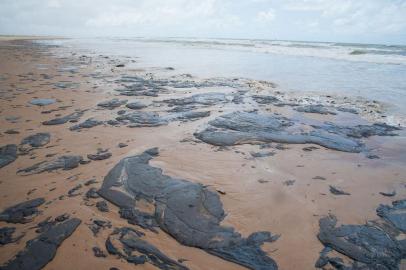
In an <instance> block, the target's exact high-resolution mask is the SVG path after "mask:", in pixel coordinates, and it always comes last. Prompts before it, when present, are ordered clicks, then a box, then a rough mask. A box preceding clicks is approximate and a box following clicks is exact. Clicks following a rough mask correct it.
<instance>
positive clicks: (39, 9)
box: [0, 0, 406, 45]
mask: <svg viewBox="0 0 406 270" xmlns="http://www.w3.org/2000/svg"><path fill="white" fill-rule="evenodd" d="M0 34H7V35H17V34H18V35H57V36H73V37H94V36H117V37H140V36H142V37H202V38H255V39H278V40H300V41H332V42H353V43H381V44H403V45H406V0H116V1H113V0H0Z"/></svg>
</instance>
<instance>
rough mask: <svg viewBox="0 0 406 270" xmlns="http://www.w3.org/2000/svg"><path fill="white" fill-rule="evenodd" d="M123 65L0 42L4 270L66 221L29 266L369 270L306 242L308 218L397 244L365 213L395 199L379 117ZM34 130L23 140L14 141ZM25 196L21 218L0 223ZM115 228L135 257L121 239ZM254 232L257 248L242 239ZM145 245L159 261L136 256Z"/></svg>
mask: <svg viewBox="0 0 406 270" xmlns="http://www.w3.org/2000/svg"><path fill="white" fill-rule="evenodd" d="M139 57H140V58H142V55H139ZM138 61H139V60H138V58H137V59H133V58H130V57H124V56H122V57H120V56H111V55H97V54H95V53H93V54H92V53H89V54H82V52H77V51H75V48H67V47H63V46H53V45H47V44H42V43H36V42H32V41H30V40H27V39H19V40H17V39H5V38H4V39H3V38H1V39H0V115H1V117H0V126H1V129H0V147H2V151H1V154H2V155H1V158H2V166H1V168H0V175H1V177H0V211H3V213H2V214H0V217H1V218H0V220H2V221H0V228H1V229H3V228H5V227H13V228H15V230H14V232H13V233H12V236H11V239H9V240H8V241H6V240H4V244H3V243H2V244H1V246H0V250H1V252H0V265H3V266H4V267H5V268H4V269H17V268H11V266H9V265H10V262H12V261H13V260H20V261H19V262H18V263H21V261H24V256H23V255H24V254H23V255H21V254H20V256H19V258H20V259H16V257H15V256H16V255H17V254H18V253H19V252H21V251H23V250H29V245H28V246H26V243H27V241H29V240H31V239H38V237H39V236H40V235H41V233H46V232H47V230H52V229H54V228H55V227H56V226H58V224H59V225H60V224H66V222H69V221H72V222H73V221H76V220H80V224H75V226H74V227H75V228H73V229H72V228H70V229H72V231H71V233H70V234H69V235H68V236H65V237H62V238H63V240H62V241H60V243H58V244H57V245H56V249H55V254H54V255H52V254H47V255H46V256H45V257H47V256H49V257H50V259H45V265H44V268H43V269H121V270H124V269H201V270H203V269H219V270H221V269H285V270H290V269H303V270H307V269H316V266H315V264H316V262H318V260H320V259H319V257H320V252H321V251H322V250H323V249H324V248H325V246H329V247H330V248H331V249H332V250H331V251H329V255H328V256H327V255H326V256H324V255H323V256H322V257H323V258H326V257H328V258H330V259H331V258H335V259H337V258H342V263H343V264H346V265H351V264H354V263H359V264H360V265H362V266H365V267H368V266H370V264H368V262H366V261H363V260H362V259H361V258H363V257H362V256H361V255H360V256H359V257H357V258H354V257H351V256H346V255H348V254H346V251H347V250H345V248H343V249H344V250H341V252H340V250H339V248H337V247H336V246H335V245H334V243H335V242H334V241H333V242H334V243H330V242H328V241H330V240H331V239H333V238H329V240H324V241H325V242H324V243H323V238H321V239H320V238H318V234H319V233H320V231H321V229H320V224H319V222H320V220H321V219H322V218H326V217H332V216H335V217H336V219H337V224H336V226H339V225H341V224H352V225H360V226H361V225H364V224H366V222H368V221H377V223H379V222H381V223H382V222H384V221H385V222H387V223H388V224H392V225H391V226H393V228H391V232H393V235H392V234H391V237H393V239H397V240H399V239H403V238H402V237H404V234H403V232H402V230H401V229H399V228H398V227H397V224H396V222H395V221H394V220H391V218H386V219H385V217H384V216H382V215H381V216H378V215H377V211H376V209H377V208H378V207H379V205H381V204H383V205H387V206H391V205H392V202H394V201H396V200H402V199H405V198H406V188H405V185H406V167H405V166H404V165H405V161H406V154H405V151H404V150H405V149H406V133H405V132H404V130H403V129H402V126H392V125H387V124H383V123H384V121H382V119H384V118H383V117H382V115H384V114H385V111H384V106H383V105H381V104H380V103H378V102H374V101H369V100H361V99H359V100H355V99H351V98H347V97H343V96H341V97H340V96H335V95H328V94H325V95H323V96H317V97H314V96H308V97H306V96H304V95H296V94H294V93H290V94H288V93H286V92H284V89H280V88H279V87H278V86H277V85H275V84H273V83H272V82H268V81H261V80H253V79H247V78H223V77H218V78H200V77H197V76H194V75H193V74H184V73H179V72H178V71H177V70H176V68H175V69H174V68H172V67H166V66H162V67H155V68H150V67H146V68H138V67H137V68H134V67H132V66H131V63H132V62H138ZM130 104H131V105H130ZM66 116H68V117H66ZM89 119H90V120H89ZM374 123H380V124H378V125H374ZM38 133H43V134H46V135H43V136H42V137H41V138H39V139H38V138H36V139H38V140H39V142H38V141H36V143H35V142H33V141H34V139H35V138H34V139H33V138H31V139H30V138H28V139H27V137H28V136H31V135H35V134H38ZM6 145H12V146H10V150H8V151H9V152H8V153H6V150H4V149H5V148H4V149H3V147H5V146H6ZM149 149H154V150H152V151H151V150H149ZM145 151H147V152H145ZM60 157H70V158H69V159H68V158H65V159H59V160H58V158H60ZM74 157H76V159H75V158H74ZM134 157H135V158H134ZM3 160H8V161H5V162H4V163H3ZM34 164H39V165H38V166H34V167H32V166H33V165H34ZM123 164H124V165H123ZM156 168H160V169H161V170H159V169H156ZM109 172H110V173H109ZM90 180H93V181H90ZM154 181H156V182H154ZM89 190H90V192H89ZM190 194H192V195H190ZM195 195H196V197H194V196H195ZM37 198H43V199H44V202H43V203H41V204H40V205H38V206H37V207H36V210H35V211H33V212H29V213H25V212H24V211H22V213H23V214H21V210H19V211H20V212H19V213H18V215H19V216H18V218H17V219H16V217H15V216H13V217H11V216H12V215H11V214H8V213H6V212H5V210H6V209H7V208H9V207H12V206H14V205H16V204H18V203H22V202H25V201H29V200H33V199H37ZM123 201H125V202H123ZM101 202H103V203H101ZM129 205H130V206H129ZM106 208H107V209H106ZM192 208H193V210H190V211H189V210H188V209H192ZM123 209H126V210H129V209H130V210H131V211H132V210H134V209H136V210H138V212H137V211H135V212H131V215H130V217H129V216H128V215H127V216H126V215H125V214H123V211H124V210H123ZM395 210H398V209H397V208H396V209H395ZM388 211H391V209H389V210H388ZM399 211H400V214H399V213H397V214H399V215H400V216H401V217H400V218H404V217H403V216H402V215H405V214H404V209H400V210H399ZM402 211H403V212H402ZM9 212H10V211H9ZM17 212H18V211H17ZM63 214H67V215H65V217H63V218H60V219H61V220H63V221H62V222H59V221H57V220H55V218H56V217H60V216H61V215H63ZM21 215H23V218H21ZM13 218H14V219H13ZM48 218H49V219H48ZM44 220H47V222H45V223H44V222H43V221H44ZM95 221H96V222H95ZM97 221H105V223H103V224H104V226H99V225H97V223H98V222H97ZM195 221H196V222H195ZM403 221H404V220H403ZM41 222H42V223H41ZM199 222H200V223H199ZM99 223H100V222H99ZM44 224H47V225H44ZM95 224H96V225H95ZM403 225H404V223H403ZM388 226H389V225H387V227H388ZM125 227H129V228H132V229H134V230H136V231H137V233H138V234H137V233H134V232H131V233H132V234H137V235H138V236H137V237H135V236H131V237H135V238H137V240H139V239H142V240H139V241H144V242H142V244H143V245H144V246H143V247H144V249H140V248H138V247H135V244H134V246H131V245H129V244H128V242H123V239H125V238H126V237H130V236H128V235H129V234H130V233H129V232H127V231H125V230H121V231H120V230H117V228H125ZM387 227H385V228H387ZM95 228H97V229H96V230H97V232H96V233H95V232H94V230H95ZM229 228H232V230H229ZM382 228H383V227H382ZM382 230H384V229H382ZM384 231H385V230H384ZM388 231H389V229H388ZM388 231H385V232H388ZM255 232H270V233H271V234H270V235H271V236H270V237H269V235H268V234H267V236H268V237H265V238H264V239H263V240H264V241H261V239H260V240H258V241H257V240H252V239H253V238H254V237H253V238H250V237H249V236H250V235H251V234H253V233H255ZM200 234H202V236H201V237H200V236H198V235H200ZM388 234H389V233H388ZM4 235H5V232H3V231H2V240H3V238H4V239H5V238H6V237H5V236H4ZM117 235H121V238H119V237H118V236H117ZM141 235H142V236H141ZM263 235H265V234H257V235H255V236H258V238H262V237H264V236H263ZM326 235H328V233H326ZM372 235H373V233H372ZM194 236H196V239H195V238H193V237H194ZM358 236H359V235H357V237H358ZM191 237H192V238H193V239H192V238H191ZM354 237H355V236H354ZM138 238H139V239H138ZM108 239H110V240H111V241H112V243H113V245H114V248H115V249H117V250H119V251H117V253H116V254H114V252H112V250H111V249H110V250H109V248H108V247H107V244H106V240H108ZM250 239H251V240H250ZM334 239H336V238H334ZM391 239H392V238H391ZM393 239H392V240H393ZM113 240H114V241H113ZM127 240H128V239H127ZM132 240H134V239H132ZM392 240H391V241H392ZM58 241H59V240H58ZM250 241H251V242H250ZM347 241H349V240H348V239H347ZM393 241H395V242H396V240H393ZM7 242H8V243H7ZM350 242H351V241H350ZM361 242H362V241H361ZM400 242H401V241H400V240H399V243H400ZM137 243H138V244H139V242H137ZM145 243H147V244H148V245H149V246H148V247H150V246H154V247H155V248H156V249H158V250H159V251H160V252H161V253H159V254H161V255H162V254H164V255H163V256H161V255H157V253H154V252H152V251H151V250H149V251H148V252H144V253H143V252H142V250H145V246H146V244H145ZM357 243H358V242H356V241H355V244H354V243H352V244H353V245H357ZM396 243H397V242H396ZM122 245H124V246H125V245H127V246H125V247H122ZM359 245H360V247H359V249H360V250H361V249H363V248H365V246H362V245H361V244H359ZM368 245H370V246H369V247H371V246H373V243H369V244H368ZM399 245H400V244H399ZM95 247H96V248H97V249H95ZM335 247H336V249H335ZM357 247H358V246H357ZM131 248H133V249H134V250H133V252H134V254H136V255H134V254H133V255H131V256H133V257H131V256H130V255H129V253H128V250H129V249H131ZM137 248H138V249H137ZM365 249H367V250H369V251H370V250H372V249H373V248H370V249H368V248H365ZM38 250H40V249H38ZM95 250H96V251H100V252H99V253H98V252H96V251H95ZM140 250H141V251H140ZM369 251H368V252H369ZM38 252H40V253H41V252H43V251H42V250H41V251H38ZM362 252H364V251H362ZM362 252H361V253H362ZM45 253H46V252H45ZM45 253H44V254H45ZM100 253H101V254H100ZM365 253H366V251H365ZM44 254H43V253H41V256H42V255H44ZM96 254H97V256H96ZM151 254H153V255H151ZM344 254H346V255H344ZM362 254H364V253H362ZM385 254H386V255H385V256H387V257H391V258H392V257H393V258H394V259H393V260H394V261H395V264H396V263H399V264H398V266H399V269H406V268H405V267H406V264H404V263H402V262H401V260H400V257H396V256H395V255H393V254H389V255H388V253H385ZM137 256H138V257H137ZM394 256H395V257H396V258H395V257H394ZM134 257H137V259H135V258H134ZM366 257H367V256H366ZM21 258H22V259H21ZM157 258H158V259H157ZM168 258H169V260H168ZM379 258H380V257H379ZM385 258H386V257H385ZM271 261H272V263H271ZM378 261H379V260H378ZM380 262H381V261H379V263H380ZM24 263H27V262H24ZM41 263H44V262H38V264H41ZM273 263H274V264H273ZM375 263H376V262H375ZM261 264H262V265H261ZM333 264H334V260H332V259H331V260H329V259H327V261H326V263H325V264H324V265H323V266H321V267H320V268H322V267H324V268H323V269H336V268H333V266H332V265H333ZM7 265H8V267H10V268H7ZM165 267H166V268H165ZM275 267H276V268H275ZM24 269H25V268H24ZM32 269H34V268H32ZM343 269H344V268H343ZM351 269H356V268H351ZM357 269H370V268H357ZM371 269H372V268H371ZM382 269H395V268H390V267H388V268H382Z"/></svg>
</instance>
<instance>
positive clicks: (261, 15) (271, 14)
mask: <svg viewBox="0 0 406 270" xmlns="http://www.w3.org/2000/svg"><path fill="white" fill-rule="evenodd" d="M255 19H256V21H258V22H263V23H269V22H272V21H273V20H275V10H273V9H269V10H268V11H260V12H258V13H257V16H256V17H255Z"/></svg>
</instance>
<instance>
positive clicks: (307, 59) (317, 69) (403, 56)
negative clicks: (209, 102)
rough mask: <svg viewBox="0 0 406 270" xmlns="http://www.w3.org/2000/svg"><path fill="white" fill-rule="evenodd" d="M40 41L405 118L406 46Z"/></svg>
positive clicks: (172, 40) (229, 41)
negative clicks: (349, 101)
mask: <svg viewBox="0 0 406 270" xmlns="http://www.w3.org/2000/svg"><path fill="white" fill-rule="evenodd" d="M42 42H47V43H50V42H52V43H53V44H59V45H65V46H69V47H76V48H77V49H82V50H84V51H85V52H93V53H96V54H103V55H114V56H120V57H130V58H134V59H135V60H136V62H135V63H133V64H132V65H133V66H134V67H136V68H155V67H173V68H175V70H176V72H179V73H189V74H192V75H194V76H199V77H204V78H208V77H244V78H250V79H256V80H267V81H271V82H274V83H276V84H277V85H278V87H279V88H280V90H281V91H293V92H311V93H312V94H317V93H323V94H326V93H329V94H335V95H343V96H349V97H363V98H366V99H369V100H377V101H379V102H382V103H385V104H386V105H387V110H388V114H389V115H394V116H396V117H395V118H392V119H396V120H394V122H395V123H394V124H396V122H397V123H404V119H405V118H406V46H400V45H376V44H349V43H326V42H302V41H278V40H246V39H201V38H165V39H163V38H160V39H156V38H155V39H152V38H92V39H64V40H56V41H42Z"/></svg>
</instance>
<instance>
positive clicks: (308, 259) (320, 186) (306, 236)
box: [0, 41, 406, 270]
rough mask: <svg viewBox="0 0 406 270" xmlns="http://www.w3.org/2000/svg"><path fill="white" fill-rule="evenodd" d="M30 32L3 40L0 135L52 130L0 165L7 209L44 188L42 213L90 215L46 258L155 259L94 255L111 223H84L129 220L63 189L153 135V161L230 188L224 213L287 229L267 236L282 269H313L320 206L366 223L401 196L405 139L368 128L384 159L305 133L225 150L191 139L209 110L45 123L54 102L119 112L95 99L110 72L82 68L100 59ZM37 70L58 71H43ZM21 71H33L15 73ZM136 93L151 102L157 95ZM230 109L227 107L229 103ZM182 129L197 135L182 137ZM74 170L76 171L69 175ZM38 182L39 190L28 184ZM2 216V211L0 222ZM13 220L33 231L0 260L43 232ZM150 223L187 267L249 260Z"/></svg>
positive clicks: (0, 204)
mask: <svg viewBox="0 0 406 270" xmlns="http://www.w3.org/2000/svg"><path fill="white" fill-rule="evenodd" d="M21 44H22V45H24V46H20V45H21ZM27 44H28V43H26V42H23V43H19V42H16V41H0V74H1V75H2V76H4V77H5V79H4V80H0V90H1V99H0V108H1V111H0V114H1V118H0V126H1V130H0V132H1V135H0V145H5V144H9V143H15V144H19V143H20V141H21V139H22V138H24V137H26V136H27V135H29V134H34V133H36V132H50V133H51V136H52V137H51V142H50V144H49V145H47V146H51V147H44V148H40V149H35V150H33V151H32V152H31V154H30V155H25V156H20V157H18V159H17V160H16V161H15V162H13V163H11V164H10V165H8V166H6V167H4V168H2V169H1V170H0V174H1V177H0V178H1V180H0V209H3V208H5V207H8V206H10V205H13V204H15V203H17V202H21V201H24V200H26V199H32V198H37V197H45V199H46V200H47V201H51V200H52V203H51V204H50V205H47V206H42V207H40V209H41V210H42V214H41V215H40V216H38V217H36V218H35V220H34V224H36V223H38V222H40V221H42V220H43V219H45V218H46V217H48V216H53V217H55V216H57V215H60V214H63V213H69V214H70V215H71V216H75V217H78V218H80V219H82V224H81V225H80V226H79V228H78V229H77V230H76V231H75V232H74V234H73V235H72V236H71V237H69V238H68V239H67V240H65V241H64V242H63V244H62V245H61V247H60V248H59V249H58V252H57V255H56V257H55V258H54V260H53V261H51V262H50V263H49V264H48V265H47V266H46V267H45V269H109V267H113V266H114V267H118V268H119V269H155V267H154V266H152V265H150V264H145V265H140V266H134V265H132V264H128V263H127V262H125V261H124V260H120V259H117V258H116V257H114V256H111V255H109V256H108V257H107V258H96V257H94V256H93V252H92V247H93V246H98V247H100V248H102V249H104V242H105V239H106V238H107V236H108V234H109V233H110V232H111V229H106V230H103V231H102V232H101V233H100V234H99V235H98V237H94V236H93V235H92V233H91V231H90V229H89V228H88V227H87V224H90V223H91V220H92V219H94V218H98V219H108V220H110V221H111V222H112V224H113V227H119V226H127V225H128V224H127V222H126V221H125V220H123V219H121V218H120V217H119V215H118V209H117V208H116V207H114V206H113V205H112V204H109V208H110V212H109V213H101V212H99V211H98V210H97V209H96V207H95V206H94V204H95V202H96V201H98V200H97V199H96V200H90V201H89V202H88V203H86V204H85V201H84V200H83V196H77V197H72V198H69V197H66V198H65V199H64V200H58V197H59V196H61V195H66V194H67V192H68V190H70V189H71V188H73V187H74V186H76V185H77V184H79V183H84V182H85V181H86V180H88V179H91V178H96V179H97V181H98V183H97V184H95V185H93V186H94V187H99V186H100V185H101V183H102V181H103V177H104V176H105V175H106V174H107V172H108V171H109V170H110V169H111V168H112V167H113V166H114V165H115V164H116V163H117V162H118V161H119V160H121V159H122V158H124V157H127V156H130V155H133V154H138V153H141V152H142V151H144V150H145V149H148V148H151V147H159V148H160V156H159V157H157V158H155V159H154V160H153V161H152V164H153V165H154V166H157V167H161V168H163V170H164V172H165V173H166V174H169V175H172V176H176V177H181V178H184V179H188V180H190V181H195V182H199V183H203V184H206V185H210V186H211V187H212V188H213V189H218V190H221V191H224V192H225V194H224V195H221V200H222V202H223V205H224V209H225V211H226V213H227V218H226V219H225V221H224V224H225V225H232V226H233V227H235V228H236V229H237V230H238V231H239V232H241V233H242V234H243V235H248V234H250V233H252V232H255V231H263V230H265V231H271V232H272V233H275V234H280V235H281V237H280V239H279V240H277V241H276V242H274V243H271V244H265V245H264V250H265V251H267V252H269V254H270V256H271V257H272V258H274V259H275V260H276V262H277V263H278V265H279V267H280V269H304V270H305V269H314V263H315V261H316V260H317V258H318V255H319V254H318V253H319V252H320V251H321V249H322V245H321V244H320V243H319V241H318V240H317V237H316V235H317V233H318V220H319V218H320V217H321V216H323V215H326V214H328V213H333V214H335V215H336V216H337V217H338V220H339V221H340V222H343V223H353V224H362V223H364V222H365V221H366V220H368V219H374V218H375V217H376V215H375V209H376V207H377V206H378V205H379V204H380V203H386V204H388V203H390V202H391V201H392V200H394V199H401V198H405V195H406V190H405V188H404V185H405V183H406V178H405V177H406V168H405V166H404V164H403V163H402V161H404V160H405V159H404V153H403V151H401V149H405V146H406V143H405V141H404V140H402V138H399V139H394V138H379V139H375V138H373V139H371V140H368V144H369V145H371V146H373V147H376V148H379V149H381V150H380V155H381V159H378V160H371V159H367V158H366V157H365V156H364V155H362V154H352V153H342V152H338V151H332V150H327V149H323V148H322V147H319V148H320V149H317V150H315V151H311V152H304V151H303V150H302V148H303V147H304V146H305V145H286V146H287V147H288V148H289V149H286V150H276V152H277V153H276V155H275V156H271V157H266V158H257V159H252V158H251V156H250V154H249V153H250V152H251V151H258V149H259V148H258V146H255V145H243V146H236V147H231V148H230V149H229V150H225V151H219V149H218V148H217V147H212V146H210V145H207V144H204V143H194V142H193V136H192V134H193V132H194V131H195V130H196V129H197V128H198V127H199V126H201V125H202V124H204V123H206V122H207V121H208V119H201V120H198V121H195V122H188V123H182V124H180V123H177V122H174V123H170V124H169V125H168V126H161V127H155V128H137V129H132V128H127V127H111V126H107V125H106V126H98V127H94V128H91V129H89V130H84V131H82V132H71V131H69V130H68V127H69V126H71V125H72V124H69V123H68V124H65V125H58V126H43V125H41V122H42V121H45V120H49V119H51V118H53V117H54V116H55V115H56V114H58V113H60V114H62V115H66V114H68V113H71V112H73V111H74V110H75V109H90V110H89V111H87V112H86V113H85V116H83V117H82V118H81V119H82V120H84V119H87V118H89V117H91V116H94V117H96V118H97V119H100V120H107V119H111V118H113V116H114V115H116V112H117V110H119V109H116V110H112V111H109V110H98V109H95V108H96V104H97V103H98V102H100V101H103V100H106V99H109V98H112V97H113V96H114V95H115V93H114V91H113V88H112V87H111V86H110V85H109V84H108V83H106V84H104V85H100V83H99V81H97V82H96V81H94V80H92V79H91V78H89V77H84V76H83V75H86V74H89V73H91V72H93V70H94V69H95V66H96V65H97V64H96V63H88V64H87V65H83V66H82V67H81V68H80V72H79V73H76V74H70V73H66V72H65V73H60V72H58V71H57V67H59V66H61V65H66V64H67V63H69V61H72V60H71V59H70V58H69V57H66V58H56V57H54V55H53V54H52V53H51V52H48V51H46V50H45V51H44V50H43V49H41V50H39V49H38V48H36V47H32V46H30V45H27ZM39 63H40V64H46V65H49V66H48V69H47V70H41V69H38V68H37V66H36V65H37V64H39ZM102 70H103V72H104V74H106V75H109V76H113V77H116V76H118V75H120V74H127V73H135V72H136V71H134V70H130V69H115V68H113V69H111V68H110V67H109V66H103V67H102ZM41 73H46V74H48V75H54V76H56V77H54V78H53V79H51V80H46V81H45V80H41V75H40V74H41ZM21 74H25V75H27V76H26V77H25V78H23V77H19V76H18V75H21ZM58 81H71V82H76V83H80V86H79V87H78V88H77V89H73V90H60V89H54V86H53V84H51V83H54V82H58ZM224 91H229V90H226V89H224ZM174 95H176V94H174ZM34 97H38V98H55V99H57V100H58V102H57V103H56V104H52V105H48V106H46V107H44V108H41V107H38V106H34V105H29V104H28V102H29V101H30V100H31V99H32V98H34ZM119 98H120V97H119ZM123 99H124V98H123ZM130 99H131V98H130ZM136 99H137V100H142V101H144V102H147V101H149V100H150V99H152V98H146V97H143V98H136ZM59 106H72V107H68V108H66V109H64V110H61V111H56V112H54V113H51V114H42V113H41V111H44V110H50V109H56V108H57V107H59ZM218 109H219V108H215V109H214V113H213V114H212V116H210V118H214V117H215V116H216V115H218V114H219V113H218V112H216V111H217V110H218ZM233 109H235V108H232V107H226V108H221V110H224V111H225V112H227V110H233ZM272 110H273V111H278V110H280V111H283V110H284V109H283V108H282V109H281V108H272ZM7 116H19V117H20V118H19V119H18V120H17V121H16V123H10V122H9V121H7V120H6V119H5V118H6V117H7ZM8 129H14V130H18V131H19V132H20V134H14V135H9V134H5V133H4V131H6V130H8ZM185 138H186V139H191V140H189V141H187V140H186V141H183V142H181V141H182V140H183V139H185ZM119 142H126V143H127V144H128V147H125V148H118V147H117V144H118V143H119ZM306 146H307V145H306ZM99 147H102V148H108V149H110V151H111V153H112V154H113V155H112V157H111V158H110V159H107V160H104V161H93V162H91V163H90V164H88V165H81V166H79V167H78V168H76V169H74V170H70V171H58V172H52V173H42V174H37V175H32V176H19V175H17V174H16V171H17V170H18V169H20V168H24V167H27V166H30V165H32V164H34V163H36V162H39V161H42V160H46V159H49V158H46V157H45V155H46V154H50V153H56V154H58V155H62V154H69V153H70V154H75V155H83V156H86V155H87V154H89V153H94V152H96V149H97V148H99ZM402 155H403V156H402ZM73 175H76V177H73V179H72V176H73ZM315 176H323V177H325V178H326V180H324V181H323V180H315V179H313V177H315ZM69 177H71V178H69ZM69 179H70V180H69ZM286 180H295V182H294V184H293V185H291V186H287V185H285V184H284V181H286ZM266 181H268V182H266ZM261 182H262V183H261ZM329 185H336V186H339V187H342V188H343V189H344V190H346V191H349V192H350V193H351V196H334V195H332V194H330V193H329V190H328V187H329ZM34 188H36V191H35V192H33V193H32V194H31V195H26V194H27V192H28V191H30V190H32V189H34ZM54 188H55V189H54ZM52 189H54V190H52ZM393 189H396V191H397V195H396V196H395V197H392V198H387V197H384V196H382V195H380V194H379V192H380V191H391V190H393ZM50 190H52V191H50ZM87 190H88V187H84V188H82V189H81V192H83V193H85V192H86V191H87ZM6 225H7V224H6V223H2V222H0V226H1V227H3V226H6ZM16 227H17V231H18V232H26V236H25V237H24V238H23V239H21V240H20V241H19V242H18V243H15V244H9V245H6V246H3V247H0V250H1V252H0V264H3V263H4V262H6V261H7V260H9V259H10V258H12V257H13V255H15V254H16V253H17V251H18V250H21V249H22V248H23V247H24V245H25V242H26V241H27V240H29V239H32V238H34V237H35V235H36V234H35V232H34V230H33V229H32V227H33V223H30V224H24V225H17V226H16ZM146 234H147V240H148V241H150V242H151V243H152V244H154V245H156V246H157V247H158V248H160V249H161V251H163V252H164V253H165V254H167V255H168V256H169V257H171V258H175V259H177V258H183V259H187V261H186V262H185V263H184V264H185V265H186V266H188V267H190V269H243V267H240V266H238V265H236V264H233V263H229V262H226V261H224V260H222V259H220V258H217V257H215V256H211V255H209V254H207V253H206V252H204V251H202V250H199V249H196V248H189V247H185V246H182V245H180V244H178V243H177V242H176V241H175V240H174V239H173V238H171V237H170V236H168V235H167V234H165V233H164V232H162V231H160V232H159V234H154V233H151V232H148V231H146Z"/></svg>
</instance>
